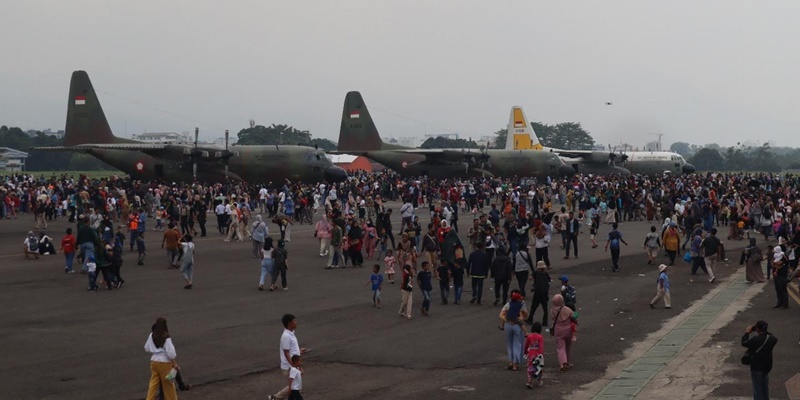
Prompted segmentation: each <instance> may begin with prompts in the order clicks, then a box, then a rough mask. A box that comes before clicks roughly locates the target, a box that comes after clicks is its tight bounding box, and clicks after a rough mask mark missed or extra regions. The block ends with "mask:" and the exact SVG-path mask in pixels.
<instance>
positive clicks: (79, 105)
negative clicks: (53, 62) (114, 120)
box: [64, 71, 124, 146]
mask: <svg viewBox="0 0 800 400" xmlns="http://www.w3.org/2000/svg"><path fill="white" fill-rule="evenodd" d="M64 131H65V132H64V145H66V146H75V145H79V144H87V143H92V144H95V143H119V142H123V141H124V140H118V138H117V137H115V136H114V134H112V133H111V127H110V126H109V125H108V120H106V115H105V114H104V113H103V107H101V106H100V101H99V100H98V99H97V94H96V93H95V92H94V88H93V87H92V82H91V81H90V80H89V74H87V73H86V71H75V72H73V73H72V80H71V81H70V84H69V99H68V100H67V126H66V128H65V130H64Z"/></svg>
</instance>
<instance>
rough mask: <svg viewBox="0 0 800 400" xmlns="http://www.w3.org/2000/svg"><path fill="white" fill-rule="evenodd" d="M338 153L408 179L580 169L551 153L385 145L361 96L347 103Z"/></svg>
mask: <svg viewBox="0 0 800 400" xmlns="http://www.w3.org/2000/svg"><path fill="white" fill-rule="evenodd" d="M337 150H338V151H337V153H347V154H353V155H361V156H364V157H367V158H369V159H371V160H373V161H375V162H378V163H381V164H383V165H385V166H387V167H389V168H391V169H393V170H395V171H397V172H398V173H400V174H401V175H404V176H424V175H426V176H430V177H433V178H453V177H467V176H490V177H491V176H497V177H513V176H518V177H541V178H544V177H547V176H551V177H557V176H571V175H573V174H574V173H575V171H574V170H573V169H572V168H571V167H569V166H567V165H565V164H564V163H563V162H562V161H561V159H560V158H558V156H556V155H555V154H553V153H548V152H535V151H518V150H489V149H486V148H482V149H414V148H408V147H403V146H398V145H394V144H390V143H384V142H383V141H382V140H381V137H380V135H379V134H378V129H377V128H376V127H375V124H374V123H373V121H372V117H371V116H370V114H369V110H367V105H366V104H365V103H364V99H363V98H362V97H361V93H359V92H349V93H347V96H345V99H344V110H343V112H342V125H341V127H340V129H339V147H338V149H337Z"/></svg>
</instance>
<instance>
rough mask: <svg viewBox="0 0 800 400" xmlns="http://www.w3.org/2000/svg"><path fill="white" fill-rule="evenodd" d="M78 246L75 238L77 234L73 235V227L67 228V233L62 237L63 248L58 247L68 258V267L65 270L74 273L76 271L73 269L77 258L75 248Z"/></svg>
mask: <svg viewBox="0 0 800 400" xmlns="http://www.w3.org/2000/svg"><path fill="white" fill-rule="evenodd" d="M76 247H77V240H75V236H72V228H67V234H66V235H65V236H64V238H63V239H61V248H60V249H58V251H59V253H61V252H63V253H64V258H65V259H66V263H67V264H66V269H65V272H66V273H68V274H74V273H75V271H74V270H73V269H72V261H73V260H75V248H76Z"/></svg>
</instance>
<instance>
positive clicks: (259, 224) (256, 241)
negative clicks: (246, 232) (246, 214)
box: [250, 215, 269, 258]
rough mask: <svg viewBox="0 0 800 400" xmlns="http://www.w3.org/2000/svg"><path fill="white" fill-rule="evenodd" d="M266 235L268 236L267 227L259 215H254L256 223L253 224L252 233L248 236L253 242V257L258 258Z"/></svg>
mask: <svg viewBox="0 0 800 400" xmlns="http://www.w3.org/2000/svg"><path fill="white" fill-rule="evenodd" d="M267 235H269V227H267V224H266V223H265V222H264V220H263V219H262V217H261V215H256V222H253V232H252V233H251V236H250V237H251V238H252V241H253V257H256V258H258V257H260V255H261V249H263V248H264V240H265V239H266V238H267Z"/></svg>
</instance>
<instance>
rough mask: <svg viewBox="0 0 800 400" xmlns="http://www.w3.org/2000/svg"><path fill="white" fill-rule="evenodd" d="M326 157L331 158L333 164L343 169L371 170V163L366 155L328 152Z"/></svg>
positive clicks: (349, 170)
mask: <svg viewBox="0 0 800 400" xmlns="http://www.w3.org/2000/svg"><path fill="white" fill-rule="evenodd" d="M328 158H330V159H331V162H333V164H334V165H336V166H337V167H341V168H342V169H344V170H345V171H348V172H353V171H366V172H372V170H373V164H372V161H370V160H369V159H368V158H366V157H362V156H353V155H350V154H329V155H328Z"/></svg>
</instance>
